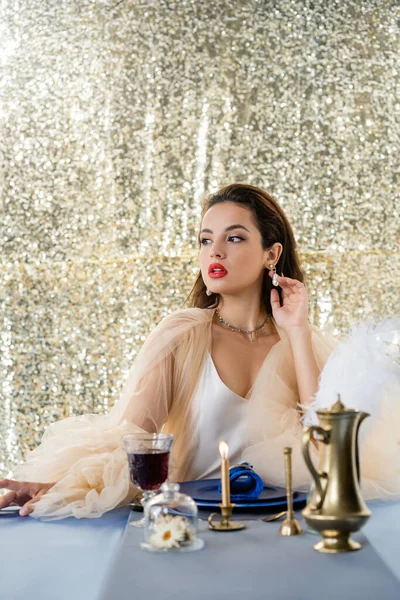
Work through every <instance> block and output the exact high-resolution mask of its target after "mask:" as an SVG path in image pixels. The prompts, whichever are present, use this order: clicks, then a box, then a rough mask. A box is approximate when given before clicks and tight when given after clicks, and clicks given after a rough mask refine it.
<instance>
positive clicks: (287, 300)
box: [269, 271, 308, 335]
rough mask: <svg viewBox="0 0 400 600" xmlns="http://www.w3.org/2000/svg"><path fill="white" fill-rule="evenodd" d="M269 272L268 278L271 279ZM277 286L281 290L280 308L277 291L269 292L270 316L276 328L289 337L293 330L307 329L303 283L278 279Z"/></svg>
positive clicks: (282, 278)
mask: <svg viewBox="0 0 400 600" xmlns="http://www.w3.org/2000/svg"><path fill="white" fill-rule="evenodd" d="M273 275H274V274H273V272H272V271H269V276H270V277H271V279H272V277H273ZM278 284H279V287H280V288H281V290H282V301H283V302H282V306H281V305H280V301H279V294H278V291H277V290H275V289H272V290H271V306H272V315H273V317H274V319H275V321H276V324H277V325H278V327H280V328H281V329H283V331H284V332H285V333H286V334H287V335H290V334H291V332H292V331H293V329H294V328H296V329H298V328H306V327H308V296H307V290H306V288H305V286H304V284H303V283H301V282H300V281H297V279H291V278H290V277H279V276H278Z"/></svg>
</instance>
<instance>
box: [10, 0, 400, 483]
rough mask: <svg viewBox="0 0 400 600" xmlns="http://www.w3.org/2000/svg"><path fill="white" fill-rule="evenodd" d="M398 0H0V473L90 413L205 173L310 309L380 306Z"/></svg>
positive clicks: (189, 252) (175, 268) (391, 241)
mask: <svg viewBox="0 0 400 600" xmlns="http://www.w3.org/2000/svg"><path fill="white" fill-rule="evenodd" d="M399 22H400V7H399V3H398V2H391V1H383V0H382V1H378V0H365V1H362V0H342V1H332V2H329V3H328V2H325V1H323V0H321V1H315V2H311V1H300V0H276V1H271V2H269V1H265V0H264V1H261V0H259V1H257V0H242V1H237V2H232V1H228V0H227V1H223V0H213V1H212V2H211V0H210V1H208V0H205V1H204V2H199V1H198V0H179V1H173V0H169V1H167V0H149V1H146V2H144V1H141V0H122V1H118V0H114V1H111V0H105V1H96V0H93V1H87V0H75V1H73V0H63V1H62V2H61V1H60V0H41V1H39V0H25V1H24V2H21V1H17V0H14V1H12V0H2V1H1V2H0V66H1V71H0V199H1V205H0V206H1V219H0V248H1V254H0V261H1V269H0V281H1V285H0V318H1V327H0V345H1V354H0V385H1V388H0V390H1V398H0V472H1V474H2V475H4V476H6V475H11V474H12V470H13V467H14V466H15V464H16V463H17V462H18V461H20V460H21V458H22V457H23V456H24V454H25V453H26V451H27V449H28V448H31V447H33V446H35V445H36V444H37V443H38V442H39V440H40V437H41V434H42V432H43V430H44V428H45V426H46V425H47V424H48V423H50V422H52V421H54V420H55V419H59V418H62V417H65V416H69V415H74V414H80V413H83V412H104V411H106V410H107V409H108V408H109V407H110V406H111V405H112V404H113V402H114V401H115V399H116V398H117V397H118V393H119V391H120V389H121V387H122V385H123V382H124V378H125V376H126V373H127V370H128V368H129V366H130V364H131V363H132V360H133V358H134V356H135V354H136V353H137V351H138V349H139V348H140V346H141V344H142V343H143V340H144V339H145V337H146V335H147V334H148V332H149V331H150V329H151V328H152V327H153V326H154V325H155V324H156V323H157V322H158V321H159V320H160V318H161V317H162V316H164V315H165V314H167V312H169V311H171V310H174V309H177V308H179V307H181V306H182V304H183V302H184V300H185V298H186V296H187V294H188V292H189V290H190V288H191V284H192V282H193V280H194V275H195V273H196V272H197V247H196V240H195V236H196V231H197V227H198V224H199V215H200V204H201V200H202V198H203V197H204V194H205V193H206V192H207V191H213V190H215V189H216V188H218V187H220V186H222V185H225V184H228V183H231V182H235V181H241V182H246V183H250V184H253V185H257V186H260V187H263V188H265V189H267V190H269V191H270V192H272V193H273V194H274V195H275V196H276V197H277V199H278V200H279V201H280V203H281V205H282V206H283V208H284V210H285V211H286V213H287V214H288V216H289V218H290V220H291V222H292V224H293V227H294V230H295V234H296V236H297V240H298V243H299V247H300V250H301V254H302V257H303V260H304V265H305V268H306V271H307V274H308V286H309V291H310V301H311V313H312V319H313V320H314V322H315V323H316V324H319V325H320V326H322V327H325V328H329V329H333V330H336V331H338V330H347V329H348V328H349V327H350V326H351V325H352V324H353V323H355V322H357V321H358V320H360V319H361V318H367V317H368V318H369V317H371V318H372V317H373V318H377V317H383V316H386V315H391V314H394V313H396V312H398V301H399V291H400V253H399V237H400V233H399V229H400V227H399V226H400V218H399V200H398V196H399V194H398V192H399V176H400V173H399V152H398V151H399V132H400V123H399V121H400V119H399V115H400V99H399V86H400V81H399V50H400V48H399V45H400V44H399Z"/></svg>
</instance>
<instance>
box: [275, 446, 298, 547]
mask: <svg viewBox="0 0 400 600" xmlns="http://www.w3.org/2000/svg"><path fill="white" fill-rule="evenodd" d="M283 455H284V458H285V479H286V498H287V517H286V519H285V520H284V521H283V523H282V525H281V526H280V528H279V535H284V536H289V535H299V533H303V530H302V528H301V525H300V523H299V522H298V521H297V519H296V518H295V516H294V512H293V486H292V449H291V448H284V449H283Z"/></svg>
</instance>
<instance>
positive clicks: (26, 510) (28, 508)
mask: <svg viewBox="0 0 400 600" xmlns="http://www.w3.org/2000/svg"><path fill="white" fill-rule="evenodd" d="M46 492H47V489H42V490H40V491H39V492H38V493H37V494H36V496H34V497H33V498H32V499H31V500H28V502H25V504H24V505H23V507H22V508H21V510H20V511H19V514H20V515H21V517H27V516H28V515H30V514H31V512H33V509H34V506H33V505H34V504H35V502H37V501H38V500H40V498H41V497H42V496H43V494H45V493H46Z"/></svg>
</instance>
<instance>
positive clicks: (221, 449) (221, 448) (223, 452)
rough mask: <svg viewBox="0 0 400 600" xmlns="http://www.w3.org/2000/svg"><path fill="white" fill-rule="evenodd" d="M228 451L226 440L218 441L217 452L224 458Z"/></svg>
mask: <svg viewBox="0 0 400 600" xmlns="http://www.w3.org/2000/svg"><path fill="white" fill-rule="evenodd" d="M228 452H229V446H228V444H227V443H226V442H220V443H219V453H220V455H221V457H222V458H224V459H227V458H228Z"/></svg>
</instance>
